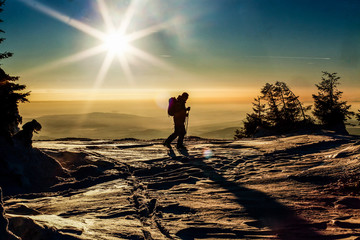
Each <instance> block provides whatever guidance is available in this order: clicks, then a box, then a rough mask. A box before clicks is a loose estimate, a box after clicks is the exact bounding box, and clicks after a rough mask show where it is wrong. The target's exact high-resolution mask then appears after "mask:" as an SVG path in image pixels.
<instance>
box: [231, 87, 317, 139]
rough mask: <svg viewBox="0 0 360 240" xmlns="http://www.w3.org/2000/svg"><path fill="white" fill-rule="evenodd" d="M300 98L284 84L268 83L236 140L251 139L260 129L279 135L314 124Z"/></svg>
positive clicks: (256, 100) (237, 134)
mask: <svg viewBox="0 0 360 240" xmlns="http://www.w3.org/2000/svg"><path fill="white" fill-rule="evenodd" d="M310 107H311V106H308V107H303V105H302V103H301V102H300V101H299V97H298V96H296V95H295V94H294V92H292V91H291V90H290V88H289V87H288V86H287V85H286V83H284V82H276V83H275V84H270V83H266V84H265V86H264V87H263V88H262V89H261V96H258V97H257V98H255V102H253V111H254V112H253V113H251V114H247V115H246V119H245V120H244V121H243V123H244V126H243V127H242V128H240V129H238V130H236V131H235V138H241V137H251V136H253V135H254V134H255V133H256V131H257V130H258V129H260V128H262V129H263V130H265V131H266V130H267V131H268V132H269V133H270V132H271V133H273V134H277V133H284V132H287V131H291V130H295V129H297V128H299V127H303V126H305V125H308V124H312V120H311V118H310V117H309V116H308V115H306V114H305V112H306V111H307V110H309V109H310Z"/></svg>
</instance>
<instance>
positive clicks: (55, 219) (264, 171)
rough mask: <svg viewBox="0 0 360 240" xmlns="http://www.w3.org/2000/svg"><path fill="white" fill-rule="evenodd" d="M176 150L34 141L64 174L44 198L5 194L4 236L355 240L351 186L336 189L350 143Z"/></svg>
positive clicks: (199, 145) (210, 144)
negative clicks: (10, 233)
mask: <svg viewBox="0 0 360 240" xmlns="http://www.w3.org/2000/svg"><path fill="white" fill-rule="evenodd" d="M186 144H187V145H188V153H186V152H184V151H183V152H179V151H177V150H175V149H174V151H168V150H167V148H164V147H163V146H162V144H161V141H160V140H152V141H141V140H131V139H130V140H119V141H100V140H98V141H76V140H71V141H39V142H35V143H34V144H33V145H34V147H36V148H38V149H40V150H41V151H43V152H45V153H46V154H47V155H49V156H51V157H52V158H54V159H56V160H57V161H58V162H59V163H60V164H61V165H62V166H63V167H64V168H65V169H67V171H68V172H69V173H71V176H72V177H70V178H64V179H63V180H62V181H60V182H59V183H57V184H56V185H54V186H52V187H51V188H50V189H49V191H48V192H41V193H33V194H23V195H17V196H12V197H7V198H6V200H5V207H6V212H7V216H8V218H9V221H10V230H12V231H13V232H14V233H15V234H17V235H18V236H19V237H22V239H41V238H40V237H39V236H47V238H43V239H106V240H112V239H357V237H359V236H360V213H359V209H360V198H359V197H358V192H356V190H357V188H356V186H355V187H354V188H351V189H350V188H349V189H350V190H351V191H350V190H349V191H347V190H348V188H346V187H344V186H343V185H342V184H347V182H345V183H344V182H341V181H342V180H343V179H348V180H349V179H350V180H351V179H357V178H356V176H357V174H358V172H359V169H360V163H359V157H360V144H359V142H358V139H357V138H355V137H344V136H335V135H300V136H290V137H265V138H258V139H244V140H241V141H224V140H205V139H198V138H191V139H188V140H187V141H186ZM354 181H355V180H354ZM356 181H357V180H356ZM356 181H355V182H356ZM353 183H354V182H352V183H351V184H353ZM35 233H36V234H38V235H35ZM31 234H33V235H31ZM59 234H60V235H59ZM29 236H30V237H29ZM59 236H61V237H59Z"/></svg>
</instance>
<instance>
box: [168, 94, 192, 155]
mask: <svg viewBox="0 0 360 240" xmlns="http://www.w3.org/2000/svg"><path fill="white" fill-rule="evenodd" d="M188 98H189V94H188V93H186V92H184V93H183V94H181V95H179V96H178V97H177V98H170V100H169V109H168V113H169V115H170V116H173V118H174V132H173V133H172V134H171V135H170V136H169V137H168V138H167V139H166V140H165V142H164V146H166V147H169V148H171V145H170V144H171V142H172V141H173V140H174V139H175V138H176V137H178V141H177V145H176V147H177V148H179V149H182V148H185V146H184V137H185V134H186V129H185V120H186V117H188V116H189V113H188V111H190V107H188V108H186V106H185V103H186V101H187V99H188Z"/></svg>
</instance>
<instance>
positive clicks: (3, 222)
mask: <svg viewBox="0 0 360 240" xmlns="http://www.w3.org/2000/svg"><path fill="white" fill-rule="evenodd" d="M8 225H9V221H8V220H7V218H6V217H5V210H4V204H3V200H2V190H1V188H0V240H16V239H17V240H18V239H20V238H19V237H17V236H15V235H14V234H13V233H12V232H10V231H9V229H8Z"/></svg>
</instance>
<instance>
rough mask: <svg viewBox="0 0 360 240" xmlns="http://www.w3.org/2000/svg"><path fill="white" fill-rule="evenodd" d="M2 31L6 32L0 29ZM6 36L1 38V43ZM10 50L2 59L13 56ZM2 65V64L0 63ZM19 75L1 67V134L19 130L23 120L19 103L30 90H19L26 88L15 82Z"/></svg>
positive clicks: (0, 2) (0, 0)
mask: <svg viewBox="0 0 360 240" xmlns="http://www.w3.org/2000/svg"><path fill="white" fill-rule="evenodd" d="M4 4H5V0H0V12H2V11H3V6H4ZM0 22H2V20H1V19H0ZM0 32H1V33H4V31H3V30H1V29H0ZM4 40H5V38H0V44H1V43H2V42H3V41H4ZM12 55H13V54H12V53H10V52H3V53H0V61H1V60H3V59H6V58H9V57H11V56H12ZM0 65H1V64H0ZM18 80H19V77H14V76H10V75H8V74H7V73H5V71H4V70H3V69H2V67H0V115H1V118H0V135H2V136H5V137H10V136H11V135H12V134H14V133H15V132H16V131H17V126H18V125H19V123H21V122H22V118H21V116H20V114H19V109H18V104H19V103H20V102H26V101H28V99H27V96H29V94H30V93H29V92H27V93H23V92H19V91H22V90H24V89H25V85H20V84H17V83H15V82H16V81H18Z"/></svg>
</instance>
